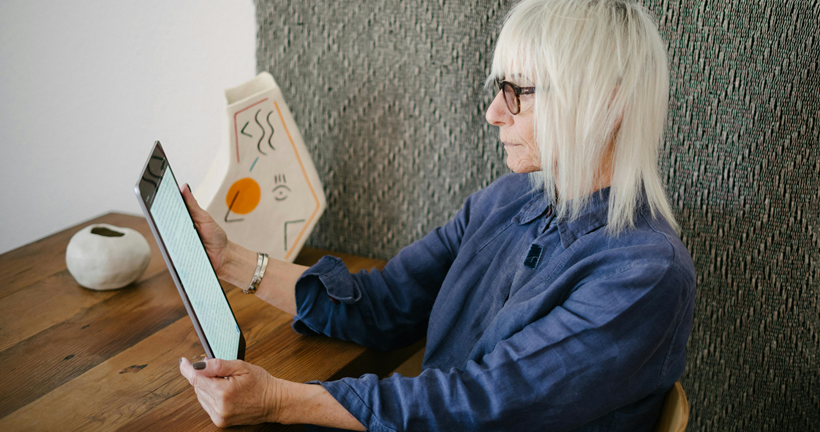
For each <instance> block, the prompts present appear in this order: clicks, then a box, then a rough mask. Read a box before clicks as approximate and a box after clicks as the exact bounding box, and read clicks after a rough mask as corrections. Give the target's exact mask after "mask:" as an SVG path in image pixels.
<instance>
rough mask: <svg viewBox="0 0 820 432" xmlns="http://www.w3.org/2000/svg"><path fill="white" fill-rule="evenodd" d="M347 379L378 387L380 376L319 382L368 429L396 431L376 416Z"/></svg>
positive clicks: (372, 430) (374, 431) (369, 375)
mask: <svg viewBox="0 0 820 432" xmlns="http://www.w3.org/2000/svg"><path fill="white" fill-rule="evenodd" d="M346 381H351V382H355V383H356V384H357V385H364V386H368V387H377V386H378V385H379V377H377V376H376V375H373V374H366V375H362V376H361V377H360V378H342V379H341V380H339V381H321V382H318V384H321V386H322V387H324V389H325V390H327V392H328V393H330V395H331V396H333V398H334V399H336V400H337V401H338V402H339V403H340V404H341V405H342V406H343V407H344V408H345V409H346V410H347V412H349V413H350V414H351V415H353V417H356V420H358V421H359V423H361V424H362V425H364V427H365V428H366V429H367V430H368V431H371V432H396V429H394V428H392V427H390V426H388V425H385V424H384V423H382V422H381V421H380V420H379V419H378V418H377V417H376V415H375V414H374V413H373V410H372V409H371V408H370V407H369V406H367V405H366V404H365V402H364V400H363V399H362V397H361V396H360V395H359V394H358V393H356V391H355V390H354V389H353V387H351V386H350V384H348V383H347V382H346Z"/></svg>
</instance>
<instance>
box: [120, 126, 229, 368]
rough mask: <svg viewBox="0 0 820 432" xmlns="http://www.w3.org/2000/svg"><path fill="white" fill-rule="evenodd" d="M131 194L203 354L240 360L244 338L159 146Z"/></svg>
mask: <svg viewBox="0 0 820 432" xmlns="http://www.w3.org/2000/svg"><path fill="white" fill-rule="evenodd" d="M135 192H136V194H137V198H138V199H139V202H140V206H141V207H142V212H143V213H144V214H145V219H147V220H148V225H150V226H151V232H153V233H154V238H156V240H157V246H159V250H160V251H162V257H163V258H165V264H167V265H168V270H169V271H170V272H171V277H172V278H173V279H174V283H175V284H176V286H177V289H178V290H179V295H180V297H182V303H183V304H185V309H186V310H187V311H188V316H190V317H191V321H192V322H193V324H194V329H196V334H197V335H198V336H199V341H200V342H202V346H203V348H205V354H206V355H207V356H208V358H220V359H224V360H236V359H240V360H243V359H244V358H245V337H244V336H243V335H242V331H241V330H240V329H239V324H237V322H236V317H234V314H233V310H232V309H231V305H230V304H229V303H228V298H227V297H225V292H224V291H223V290H222V286H221V285H220V284H219V279H218V278H217V277H216V271H215V270H214V267H213V266H212V265H211V261H210V260H209V259H208V254H207V252H205V246H204V245H203V244H202V239H201V238H200V237H199V232H197V230H196V227H195V226H194V221H193V219H191V214H190V213H189V212H188V207H186V206H185V201H184V200H183V198H182V193H181V192H180V191H179V185H178V184H177V181H176V178H174V172H173V171H172V170H171V165H170V164H169V163H168V158H167V157H166V156H165V152H164V151H163V150H162V145H161V144H160V143H159V141H157V142H155V143H154V148H153V149H152V150H151V154H150V155H149V156H148V160H147V161H146V162H145V167H143V169H142V173H141V175H140V179H139V181H137V186H136V187H135Z"/></svg>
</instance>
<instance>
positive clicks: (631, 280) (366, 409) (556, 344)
mask: <svg viewBox="0 0 820 432" xmlns="http://www.w3.org/2000/svg"><path fill="white" fill-rule="evenodd" d="M694 283H695V282H694V280H692V278H691V276H690V275H688V274H687V273H686V272H684V271H681V270H679V269H678V268H677V267H676V266H674V265H670V263H669V262H666V261H661V260H657V261H644V262H640V263H634V264H630V266H629V267H628V268H626V269H623V270H619V272H617V273H615V274H610V275H607V276H606V277H601V278H599V279H597V280H590V281H585V282H583V283H582V284H580V285H579V286H576V287H573V291H572V293H571V294H570V295H569V296H568V297H567V300H566V301H564V302H563V304H562V305H561V306H559V307H556V308H554V309H552V310H551V311H550V312H549V313H548V314H546V315H545V316H543V317H541V318H539V319H537V320H535V321H534V322H532V323H530V324H529V325H527V326H525V327H523V328H522V329H521V330H520V331H518V332H517V333H515V334H514V335H512V336H511V337H509V338H508V339H505V340H502V341H501V342H499V343H498V344H497V345H496V346H495V348H494V349H493V350H492V351H491V352H489V353H488V354H486V355H484V356H483V357H481V358H480V359H478V360H477V361H473V360H469V361H468V362H467V363H466V365H465V366H464V367H463V368H451V369H449V370H441V369H427V370H425V371H423V372H422V374H421V375H420V376H418V377H415V378H406V377H402V376H400V375H393V376H392V377H390V378H387V379H383V380H379V379H378V378H377V377H376V376H375V375H364V376H362V377H360V378H355V379H354V378H344V379H342V380H339V381H333V382H323V383H321V384H322V386H323V387H324V388H325V389H326V390H327V391H328V392H330V393H331V394H332V395H333V396H334V397H335V398H336V399H337V400H338V401H339V402H340V403H341V404H342V405H343V406H344V407H345V408H346V409H347V410H348V411H350V413H351V414H353V415H354V416H355V417H356V418H357V419H358V420H359V421H360V422H361V423H362V424H363V425H365V426H366V427H367V428H368V429H369V430H372V431H404V430H438V431H451V430H482V431H492V430H550V431H565V430H571V429H573V428H577V427H580V426H582V425H583V424H585V423H586V422H588V421H589V420H590V419H594V418H597V417H600V416H602V415H605V414H607V413H610V412H612V411H613V410H615V409H617V408H619V407H622V406H625V405H627V404H630V403H632V402H635V401H637V400H639V399H642V398H644V397H646V396H647V395H648V392H649V391H651V389H656V388H657V387H658V383H659V381H660V380H663V379H665V370H666V367H667V364H666V361H665V358H668V357H669V353H670V350H671V345H672V342H670V341H673V340H674V339H675V337H674V335H675V334H676V333H678V332H680V333H685V334H687V335H688V332H689V329H688V328H686V329H681V328H680V327H681V326H684V327H685V326H687V325H691V313H692V309H691V304H692V296H693V295H694ZM354 291H355V290H354ZM344 294H350V293H347V292H345V293H344ZM353 295H354V296H355V295H358V294H355V292H354V293H353ZM361 296H362V297H364V294H363V293H362V294H361ZM340 300H341V298H340ZM511 307H515V306H511ZM300 313H301V311H300ZM687 317H688V318H687ZM338 331H341V330H338ZM672 382H674V381H672Z"/></svg>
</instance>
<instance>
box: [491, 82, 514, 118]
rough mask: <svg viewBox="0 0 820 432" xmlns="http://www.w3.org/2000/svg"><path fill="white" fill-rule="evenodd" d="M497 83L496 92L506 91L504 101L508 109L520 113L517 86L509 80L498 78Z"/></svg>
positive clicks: (512, 112)
mask: <svg viewBox="0 0 820 432" xmlns="http://www.w3.org/2000/svg"><path fill="white" fill-rule="evenodd" d="M495 85H496V93H497V92H499V91H500V92H503V93H504V102H506V103H507V109H508V110H510V113H511V114H512V115H516V114H518V111H519V109H520V105H519V102H518V101H519V99H518V95H517V94H515V88H513V86H512V84H511V83H508V82H507V81H501V80H497V81H496V82H495Z"/></svg>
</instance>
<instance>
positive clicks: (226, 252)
mask: <svg viewBox="0 0 820 432" xmlns="http://www.w3.org/2000/svg"><path fill="white" fill-rule="evenodd" d="M181 192H182V197H183V198H184V199H185V205H186V206H187V207H188V211H189V212H191V218H192V219H193V220H194V225H196V229H197V231H199V236H200V237H201V238H202V244H204V245H205V251H206V252H207V253H208V258H209V259H210V260H211V264H212V265H213V266H214V270H216V274H217V275H219V274H220V269H222V267H223V266H224V265H225V264H226V263H227V262H228V261H230V259H231V256H230V255H231V253H230V247H229V242H228V235H227V234H225V230H223V229H222V227H220V226H219V225H218V224H217V223H216V221H214V219H213V218H212V217H211V215H210V214H208V212H206V211H205V210H203V209H202V208H201V207H200V206H199V204H198V203H197V202H196V198H194V194H193V193H192V192H191V188H190V187H189V186H188V184H187V183H186V184H185V185H183V186H182V189H181Z"/></svg>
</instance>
